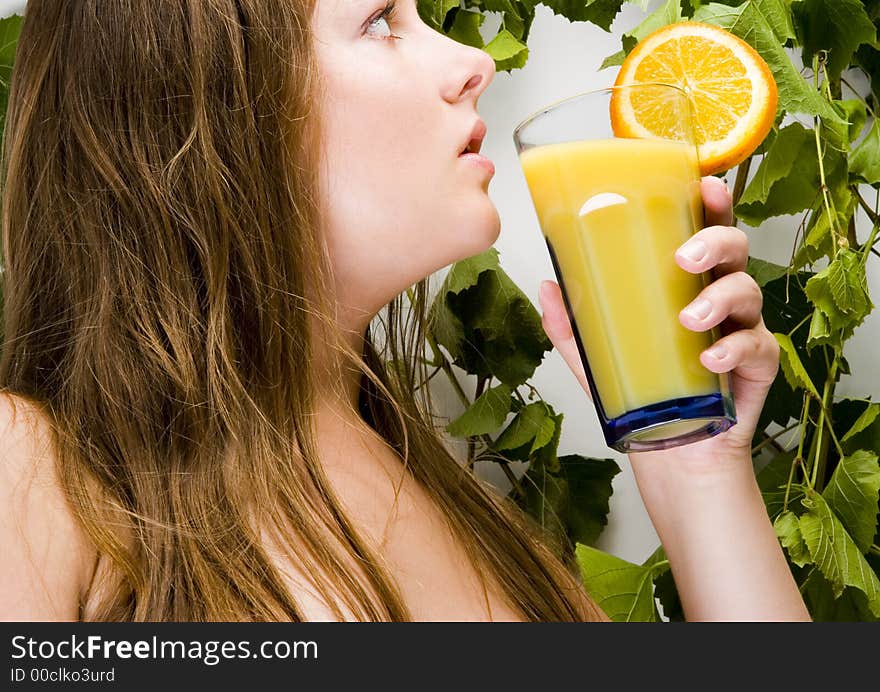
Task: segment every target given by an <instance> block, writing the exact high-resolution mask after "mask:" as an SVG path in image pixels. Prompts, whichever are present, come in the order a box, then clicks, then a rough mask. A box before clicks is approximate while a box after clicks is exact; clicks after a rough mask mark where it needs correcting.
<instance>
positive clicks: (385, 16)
mask: <svg viewBox="0 0 880 692" xmlns="http://www.w3.org/2000/svg"><path fill="white" fill-rule="evenodd" d="M393 18H394V2H389V3H388V4H387V5H386V6H385V9H384V10H382V12H381V13H380V14H379V15H378V16H377V17H376V18H375V19H371V20H370V21H369V22H368V23H367V29H369V28H371V27H372V26H373V25H374V24H378V23H379V22H385V24H386V26H388V31H389V33H388V34H387V35H386V36H379V38H382V39H390V38H400V36H395V35H394V34H392V33H391V20H392V19H393Z"/></svg>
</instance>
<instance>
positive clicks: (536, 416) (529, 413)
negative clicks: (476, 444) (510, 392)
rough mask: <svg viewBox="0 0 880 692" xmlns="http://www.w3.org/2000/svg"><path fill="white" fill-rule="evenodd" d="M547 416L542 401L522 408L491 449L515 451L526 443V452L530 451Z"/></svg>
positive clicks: (546, 408) (545, 405) (545, 407)
mask: <svg viewBox="0 0 880 692" xmlns="http://www.w3.org/2000/svg"><path fill="white" fill-rule="evenodd" d="M549 416H550V411H549V409H548V407H547V404H545V403H544V402H543V401H536V402H534V403H531V404H529V405H527V406H524V407H523V408H522V409H520V411H519V412H518V413H517V414H516V416H515V417H514V419H513V420H512V421H510V425H508V426H507V427H506V428H505V429H504V431H503V432H502V433H501V434H500V435H499V436H498V439H496V440H495V443H494V444H493V445H492V447H493V448H494V449H496V450H499V451H502V450H506V449H509V450H516V449H518V448H520V447H523V446H524V445H526V444H527V443H528V444H529V450H528V451H531V446H532V441H533V440H534V439H535V438H536V437H537V436H538V435H539V434H541V429H542V427H543V426H544V422H545V421H546V420H547V419H548V417H549ZM550 420H552V418H551V419H550ZM545 444H546V443H545ZM526 459H528V456H526ZM523 461H525V459H523Z"/></svg>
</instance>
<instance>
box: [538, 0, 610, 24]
mask: <svg viewBox="0 0 880 692" xmlns="http://www.w3.org/2000/svg"><path fill="white" fill-rule="evenodd" d="M623 1H624V0H541V4H542V5H546V6H547V7H549V8H550V9H551V10H553V14H560V15H562V16H563V17H566V18H567V19H568V20H569V21H572V22H591V23H593V24H595V25H596V26H600V27H602V28H603V29H605V31H610V30H611V23H612V22H613V21H614V18H615V17H616V16H617V13H618V12H620V8H621V6H622V5H623Z"/></svg>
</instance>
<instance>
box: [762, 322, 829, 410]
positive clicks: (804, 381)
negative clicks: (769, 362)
mask: <svg viewBox="0 0 880 692" xmlns="http://www.w3.org/2000/svg"><path fill="white" fill-rule="evenodd" d="M773 336H775V337H776V341H777V342H779V348H780V351H779V364H780V365H781V366H782V372H783V373H784V374H785V379H786V380H787V381H788V384H789V385H790V386H791V388H792V389H798V388H800V389H806V390H807V391H808V392H810V393H811V394H812V395H813V396H814V397H816V398H817V399H818V398H819V392H817V391H816V386H815V385H814V384H813V381H812V380H811V379H810V376H809V375H808V374H807V371H806V370H805V369H804V365H803V363H801V359H800V356H798V353H797V351H796V350H795V347H794V344H793V343H792V341H791V337H790V336H788V334H779V333H777V332H774V334H773Z"/></svg>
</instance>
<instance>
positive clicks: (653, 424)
mask: <svg viewBox="0 0 880 692" xmlns="http://www.w3.org/2000/svg"><path fill="white" fill-rule="evenodd" d="M599 418H600V423H601V424H602V432H603V433H604V435H605V441H606V442H607V444H608V446H609V447H612V448H614V449H616V450H617V451H619V452H645V451H650V450H656V449H668V448H670V447H680V446H681V445H686V444H690V443H692V442H697V441H699V440H705V439H706V438H708V437H712V436H714V435H717V434H719V433H722V432H724V431H725V430H729V429H730V428H731V427H732V426H733V425H734V424H735V423H736V415H735V412H734V407H733V401H732V399H731V397H730V396H729V395H728V396H724V395H722V394H720V393H714V394H707V395H704V396H690V397H684V398H681V399H670V400H669V401H663V402H660V403H659V404H653V405H651V406H645V407H643V408H638V409H635V410H634V411H629V412H627V413H624V414H623V415H622V416H619V417H617V418H611V419H605V418H604V416H602V415H600V416H599Z"/></svg>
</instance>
